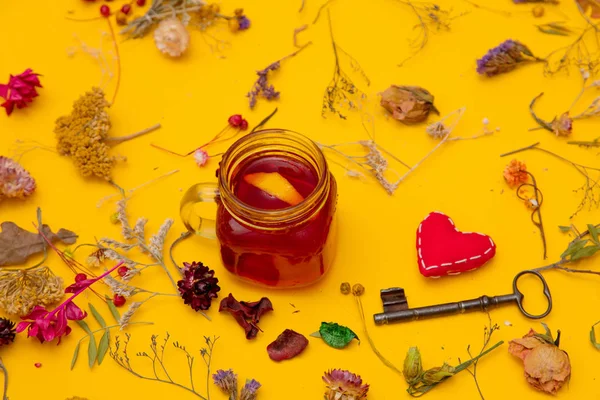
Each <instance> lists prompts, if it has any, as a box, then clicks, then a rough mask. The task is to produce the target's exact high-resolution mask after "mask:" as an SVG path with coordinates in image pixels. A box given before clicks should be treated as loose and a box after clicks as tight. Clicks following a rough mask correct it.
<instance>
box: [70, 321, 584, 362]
mask: <svg viewBox="0 0 600 400" xmlns="http://www.w3.org/2000/svg"><path fill="white" fill-rule="evenodd" d="M592 329H594V328H593V327H592ZM80 344H81V342H77V346H75V351H74V352H73V359H72V360H71V370H73V368H75V363H76V362H77V358H78V357H79V345H80Z"/></svg>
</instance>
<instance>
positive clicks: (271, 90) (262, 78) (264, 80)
mask: <svg viewBox="0 0 600 400" xmlns="http://www.w3.org/2000/svg"><path fill="white" fill-rule="evenodd" d="M310 45H311V43H310V42H309V43H307V44H305V45H304V46H302V47H301V48H300V49H298V50H296V51H295V52H293V53H291V54H288V55H287V56H285V57H283V58H281V59H279V60H277V61H275V62H273V63H271V64H269V65H267V66H266V67H265V68H264V69H261V70H260V71H256V75H258V79H257V80H256V82H254V85H253V86H252V90H250V91H249V92H248V94H247V95H246V97H248V102H249V104H250V108H254V106H255V105H256V102H257V101H258V98H259V96H262V97H264V98H265V99H267V100H276V99H278V98H279V94H280V93H279V92H278V91H276V90H275V87H274V86H273V85H272V84H270V83H269V80H268V78H269V72H272V71H277V70H278V69H279V68H280V67H281V62H282V61H285V60H287V59H288V58H292V57H295V56H296V55H297V54H298V53H300V52H301V51H302V50H304V49H305V48H307V47H308V46H310Z"/></svg>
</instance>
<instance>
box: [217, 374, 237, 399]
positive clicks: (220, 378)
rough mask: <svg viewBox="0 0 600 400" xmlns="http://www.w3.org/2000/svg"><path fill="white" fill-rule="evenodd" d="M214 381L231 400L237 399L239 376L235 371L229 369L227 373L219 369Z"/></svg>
mask: <svg viewBox="0 0 600 400" xmlns="http://www.w3.org/2000/svg"><path fill="white" fill-rule="evenodd" d="M213 380H214V382H215V385H217V386H218V387H219V388H221V390H223V391H224V392H225V393H227V394H228V395H229V398H230V399H233V400H235V399H237V375H236V374H235V373H234V372H233V370H231V369H228V370H227V371H223V370H222V369H219V370H217V373H216V374H214V375H213Z"/></svg>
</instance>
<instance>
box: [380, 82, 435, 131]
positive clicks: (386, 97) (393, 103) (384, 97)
mask: <svg viewBox="0 0 600 400" xmlns="http://www.w3.org/2000/svg"><path fill="white" fill-rule="evenodd" d="M381 106H382V107H383V108H385V109H386V110H388V111H389V112H390V113H392V116H393V117H394V119H397V120H398V121H400V122H402V123H405V124H416V123H419V122H423V121H425V120H426V119H427V116H428V115H429V112H431V111H433V112H435V113H436V114H439V111H438V110H437V108H435V106H434V105H433V95H432V94H431V93H429V91H427V90H425V89H423V88H421V87H418V86H396V85H392V86H390V87H389V88H387V89H386V90H385V91H384V92H383V93H381Z"/></svg>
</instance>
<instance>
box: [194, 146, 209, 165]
mask: <svg viewBox="0 0 600 400" xmlns="http://www.w3.org/2000/svg"><path fill="white" fill-rule="evenodd" d="M194 161H196V165H197V166H199V167H204V165H206V163H207V162H208V153H207V152H206V150H204V149H196V151H194Z"/></svg>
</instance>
